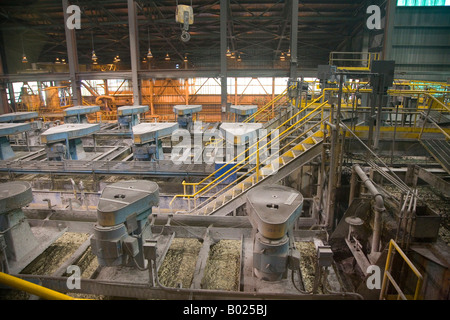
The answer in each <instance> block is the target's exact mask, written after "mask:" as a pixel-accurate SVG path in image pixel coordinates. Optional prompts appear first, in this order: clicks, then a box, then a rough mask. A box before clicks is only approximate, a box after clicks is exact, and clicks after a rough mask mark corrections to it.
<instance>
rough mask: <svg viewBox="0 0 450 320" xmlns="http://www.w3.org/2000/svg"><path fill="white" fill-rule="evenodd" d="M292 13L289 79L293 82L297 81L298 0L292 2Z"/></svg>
mask: <svg viewBox="0 0 450 320" xmlns="http://www.w3.org/2000/svg"><path fill="white" fill-rule="evenodd" d="M291 13H292V16H291V45H290V46H291V65H290V71H289V77H290V78H291V80H292V81H295V80H296V79H297V42H298V41H297V39H298V0H292V12H291Z"/></svg>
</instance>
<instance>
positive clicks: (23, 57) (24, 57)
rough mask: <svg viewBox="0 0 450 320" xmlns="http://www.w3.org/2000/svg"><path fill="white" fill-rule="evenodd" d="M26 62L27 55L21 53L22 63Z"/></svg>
mask: <svg viewBox="0 0 450 320" xmlns="http://www.w3.org/2000/svg"><path fill="white" fill-rule="evenodd" d="M27 62H28V59H27V56H26V55H25V54H23V56H22V63H27Z"/></svg>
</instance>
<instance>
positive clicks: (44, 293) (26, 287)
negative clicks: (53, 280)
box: [0, 272, 78, 300]
mask: <svg viewBox="0 0 450 320" xmlns="http://www.w3.org/2000/svg"><path fill="white" fill-rule="evenodd" d="M0 283H3V284H4V285H7V286H9V287H12V288H15V289H17V290H21V291H25V292H28V293H29V294H32V295H35V296H38V297H41V298H43V299H46V300H78V299H76V298H73V297H71V296H68V295H65V294H63V293H60V292H57V291H54V290H51V289H48V288H45V287H42V286H39V285H37V284H34V283H32V282H29V281H26V280H23V279H20V278H17V277H14V276H11V275H9V274H6V273H3V272H0Z"/></svg>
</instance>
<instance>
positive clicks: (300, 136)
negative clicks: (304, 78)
mask: <svg viewBox="0 0 450 320" xmlns="http://www.w3.org/2000/svg"><path fill="white" fill-rule="evenodd" d="M324 121H325V119H322V120H321V121H320V122H318V123H316V124H314V125H313V126H312V127H311V128H309V129H308V130H306V131H305V132H303V133H302V134H300V135H299V136H297V137H296V138H295V139H294V140H292V141H290V142H289V143H288V144H287V145H285V146H284V147H282V148H281V149H280V150H278V152H280V151H281V150H283V149H285V148H286V147H288V146H290V145H292V143H293V142H294V141H296V140H298V139H299V138H302V137H304V136H305V135H306V134H307V133H308V132H310V131H311V130H312V129H314V128H315V127H317V126H318V125H321V124H323V123H324ZM264 147H265V146H264ZM258 151H259V149H257V150H256V151H255V152H258ZM253 154H254V153H253ZM253 154H252V155H253ZM250 156H251V155H250ZM250 156H249V157H247V158H250ZM273 156H274V155H273V154H272V155H270V157H269V158H267V159H266V161H269V160H270V159H272V157H273ZM257 157H258V155H257ZM246 165H247V164H243V165H242V166H241V167H240V168H239V169H242V168H243V167H245V166H246ZM239 169H237V170H239ZM237 170H236V171H237ZM253 171H256V174H257V176H256V179H257V180H256V181H257V182H258V171H259V167H258V165H257V166H255V167H253V168H252V169H250V170H249V171H247V173H246V175H243V176H242V177H240V178H238V179H237V180H236V181H235V183H238V182H239V180H241V179H243V180H245V179H244V178H246V179H247V178H248V177H249V173H252V172H253ZM233 173H234V172H231V173H229V174H228V175H227V176H226V177H224V178H223V179H226V178H228V177H229V176H230V175H232V174H233ZM252 174H253V173H252ZM234 185H235V184H228V185H226V186H225V187H224V188H222V189H221V190H219V191H218V192H216V193H215V194H213V195H211V196H210V197H209V198H210V199H212V198H214V197H216V196H217V195H218V194H219V193H222V192H224V191H225V190H227V189H229V188H231V187H234ZM203 204H206V202H203V203H202V204H200V206H202V205H203ZM196 208H198V207H196Z"/></svg>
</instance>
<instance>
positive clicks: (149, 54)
mask: <svg viewBox="0 0 450 320" xmlns="http://www.w3.org/2000/svg"><path fill="white" fill-rule="evenodd" d="M147 36H148V51H147V58H148V59H151V58H153V54H152V50H150V28H147Z"/></svg>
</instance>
